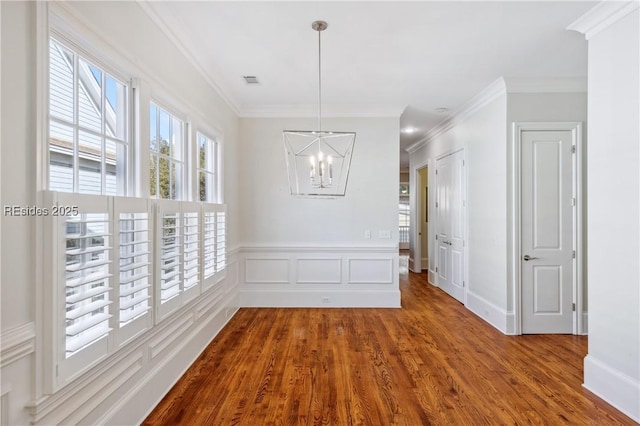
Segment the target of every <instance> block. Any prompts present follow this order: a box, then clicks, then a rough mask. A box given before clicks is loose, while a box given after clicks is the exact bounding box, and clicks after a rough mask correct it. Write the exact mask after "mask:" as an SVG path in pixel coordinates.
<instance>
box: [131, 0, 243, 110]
mask: <svg viewBox="0 0 640 426" xmlns="http://www.w3.org/2000/svg"><path fill="white" fill-rule="evenodd" d="M136 2H137V3H138V5H139V6H140V8H141V9H142V10H143V11H144V12H145V13H146V14H147V16H148V17H149V18H150V19H151V20H152V21H153V22H154V23H155V24H156V25H157V26H158V28H159V29H160V31H162V32H163V33H164V35H165V36H167V38H168V39H169V40H170V41H171V43H172V44H173V45H174V46H175V47H176V48H177V49H178V50H179V51H180V53H182V54H183V55H184V56H185V58H187V60H188V61H189V62H190V63H191V65H193V66H194V67H195V69H196V70H197V71H198V72H199V73H200V75H202V77H203V78H204V79H205V80H206V81H207V83H209V85H210V86H211V87H212V88H213V89H214V90H215V91H216V93H218V95H220V97H221V98H222V100H223V101H224V102H225V103H226V104H227V105H228V106H229V108H231V110H232V111H233V112H234V113H235V114H236V115H240V108H239V107H238V102H237V101H236V100H235V99H234V98H233V96H231V95H230V94H229V91H228V90H225V88H224V87H223V86H222V85H220V84H218V83H217V82H216V79H214V78H212V77H211V71H208V70H207V68H206V67H204V66H203V65H202V63H200V61H199V60H198V59H197V55H195V54H194V53H193V51H191V49H189V48H188V47H187V46H185V45H184V44H183V43H182V42H181V41H180V40H181V37H180V36H181V34H180V31H179V30H178V29H177V28H172V27H171V26H170V25H169V24H167V23H166V21H165V20H164V19H162V18H161V17H160V15H159V14H158V13H157V12H156V10H155V9H154V7H153V3H152V2H150V1H147V0H136ZM217 80H222V79H221V78H218V79H217Z"/></svg>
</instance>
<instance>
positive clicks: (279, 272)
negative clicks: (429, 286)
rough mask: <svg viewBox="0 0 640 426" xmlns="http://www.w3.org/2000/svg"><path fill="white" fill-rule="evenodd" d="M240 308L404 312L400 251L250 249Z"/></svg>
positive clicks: (243, 257)
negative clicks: (397, 309) (386, 309)
mask: <svg viewBox="0 0 640 426" xmlns="http://www.w3.org/2000/svg"><path fill="white" fill-rule="evenodd" d="M239 263H240V268H239V270H240V272H241V275H240V276H239V277H238V279H239V282H240V286H239V289H240V305H241V306H247V307H325V308H328V307H400V290H399V271H398V249H397V247H395V246H393V247H380V246H375V247H325V246H319V247H313V246H304V247H290V246H274V247H245V248H241V249H240V254H239Z"/></svg>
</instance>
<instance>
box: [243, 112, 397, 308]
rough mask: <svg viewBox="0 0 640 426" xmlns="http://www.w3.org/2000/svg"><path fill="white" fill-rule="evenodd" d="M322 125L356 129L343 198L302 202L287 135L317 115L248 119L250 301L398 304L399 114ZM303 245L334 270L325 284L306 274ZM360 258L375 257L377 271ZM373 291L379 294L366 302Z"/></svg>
mask: <svg viewBox="0 0 640 426" xmlns="http://www.w3.org/2000/svg"><path fill="white" fill-rule="evenodd" d="M323 124H324V127H325V128H326V129H329V130H332V131H355V132H356V140H355V146H354V150H353V157H352V161H351V169H350V173H349V179H348V184H347V189H346V195H345V196H344V197H336V198H334V199H318V198H299V197H295V196H292V195H291V194H290V192H289V183H288V180H287V172H286V164H285V155H284V145H283V139H282V131H283V130H285V129H287V130H288V129H303V130H304V129H313V128H315V125H316V120H314V119H300V118H245V119H242V120H241V144H240V150H241V152H242V156H241V158H240V163H239V170H240V179H239V184H240V188H242V189H241V192H240V197H241V199H240V201H241V203H240V205H241V211H240V222H241V223H242V224H243V225H242V227H241V230H240V232H241V233H240V241H241V246H242V247H243V250H244V249H246V250H249V251H250V254H246V255H245V257H247V256H248V257H250V259H249V260H246V259H245V267H244V268H243V267H241V270H240V279H241V282H244V281H243V279H244V278H246V279H247V281H248V282H247V283H246V285H244V286H243V290H242V294H243V295H244V296H245V297H244V298H243V299H242V300H243V303H245V304H247V305H252V306H255V305H256V304H259V305H261V306H291V305H295V304H296V303H297V304H298V305H299V306H316V305H318V304H320V303H323V302H322V297H329V302H324V304H325V305H329V306H363V304H364V306H367V305H368V306H398V305H399V301H400V299H399V288H398V277H397V275H398V270H397V259H398V253H397V250H398V205H397V204H398V184H399V153H398V144H399V134H400V129H399V118H398V117H393V118H325V119H323ZM366 230H369V231H370V233H371V238H369V239H368V238H365V231H366ZM380 231H389V232H390V233H391V238H381V237H380V234H379V233H380ZM301 248H302V249H304V252H305V255H304V256H306V257H307V258H309V257H313V258H315V259H316V260H317V261H318V262H320V263H317V264H316V265H317V266H316V268H320V269H321V270H325V271H327V270H330V271H332V272H331V274H330V275H328V276H326V277H324V278H317V280H318V281H322V282H316V283H309V282H307V279H305V278H304V277H305V276H306V275H305V274H307V272H305V271H304V270H303V269H300V264H299V262H298V254H299V253H300V249H301ZM296 253H298V254H296ZM356 258H359V259H360V260H364V259H365V258H366V259H369V260H370V261H371V262H373V263H372V264H370V265H369V266H371V269H370V270H369V272H366V273H365V269H366V268H365V269H360V268H361V267H362V266H363V264H362V263H359V262H358V261H354V260H353V259H356ZM259 259H262V260H263V261H258V260H259ZM269 259H271V260H269ZM374 259H375V260H374ZM318 265H320V266H318ZM373 265H376V266H373ZM385 265H386V266H385ZM307 266H309V267H310V265H309V264H304V266H303V268H304V267H307ZM377 268H379V269H377ZM388 268H392V269H391V270H389V269H388ZM375 271H377V272H375ZM254 273H256V274H258V273H262V276H264V278H263V280H262V281H261V282H256V279H255V278H252V277H253V274H254ZM354 274H355V275H354ZM361 274H364V275H361ZM388 274H391V280H389V278H388V277H389V275H388ZM323 283H324V285H323ZM274 292H275V293H274ZM368 292H374V293H376V294H377V296H375V297H374V299H366V301H365V296H363V295H364V294H365V293H368ZM320 293H322V294H320ZM274 294H275V296H274ZM323 295H324V296H323ZM327 295H330V296H327ZM373 300H378V302H374V301H373ZM323 306H324V305H323Z"/></svg>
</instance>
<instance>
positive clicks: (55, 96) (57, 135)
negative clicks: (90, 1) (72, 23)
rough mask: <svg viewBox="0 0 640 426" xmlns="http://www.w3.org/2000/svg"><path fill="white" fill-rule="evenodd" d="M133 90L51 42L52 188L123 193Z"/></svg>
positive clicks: (69, 50) (50, 154)
mask: <svg viewBox="0 0 640 426" xmlns="http://www.w3.org/2000/svg"><path fill="white" fill-rule="evenodd" d="M128 94H129V86H128V85H127V84H126V83H124V82H123V80H122V79H118V78H117V77H114V76H113V75H111V74H109V73H108V72H106V71H105V70H104V69H102V68H100V67H99V66H97V65H95V63H93V62H92V61H90V60H89V59H87V58H85V57H83V56H81V55H79V54H78V53H77V52H75V51H73V50H72V49H70V48H68V47H67V46H65V45H63V44H62V43H60V42H59V41H58V40H56V39H54V38H51V39H50V40H49V117H50V121H49V189H51V190H52V191H63V192H80V193H85V194H106V195H125V194H126V192H127V161H128V157H129V137H128V134H129V120H128V102H129V101H128Z"/></svg>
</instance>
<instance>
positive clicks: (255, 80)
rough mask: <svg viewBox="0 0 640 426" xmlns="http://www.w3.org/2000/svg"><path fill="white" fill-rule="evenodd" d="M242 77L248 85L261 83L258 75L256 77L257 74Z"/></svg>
mask: <svg viewBox="0 0 640 426" xmlns="http://www.w3.org/2000/svg"><path fill="white" fill-rule="evenodd" d="M242 78H243V79H244V82H245V83H246V84H248V85H253V84H260V82H259V81H258V77H256V76H255V75H243V76H242Z"/></svg>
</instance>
